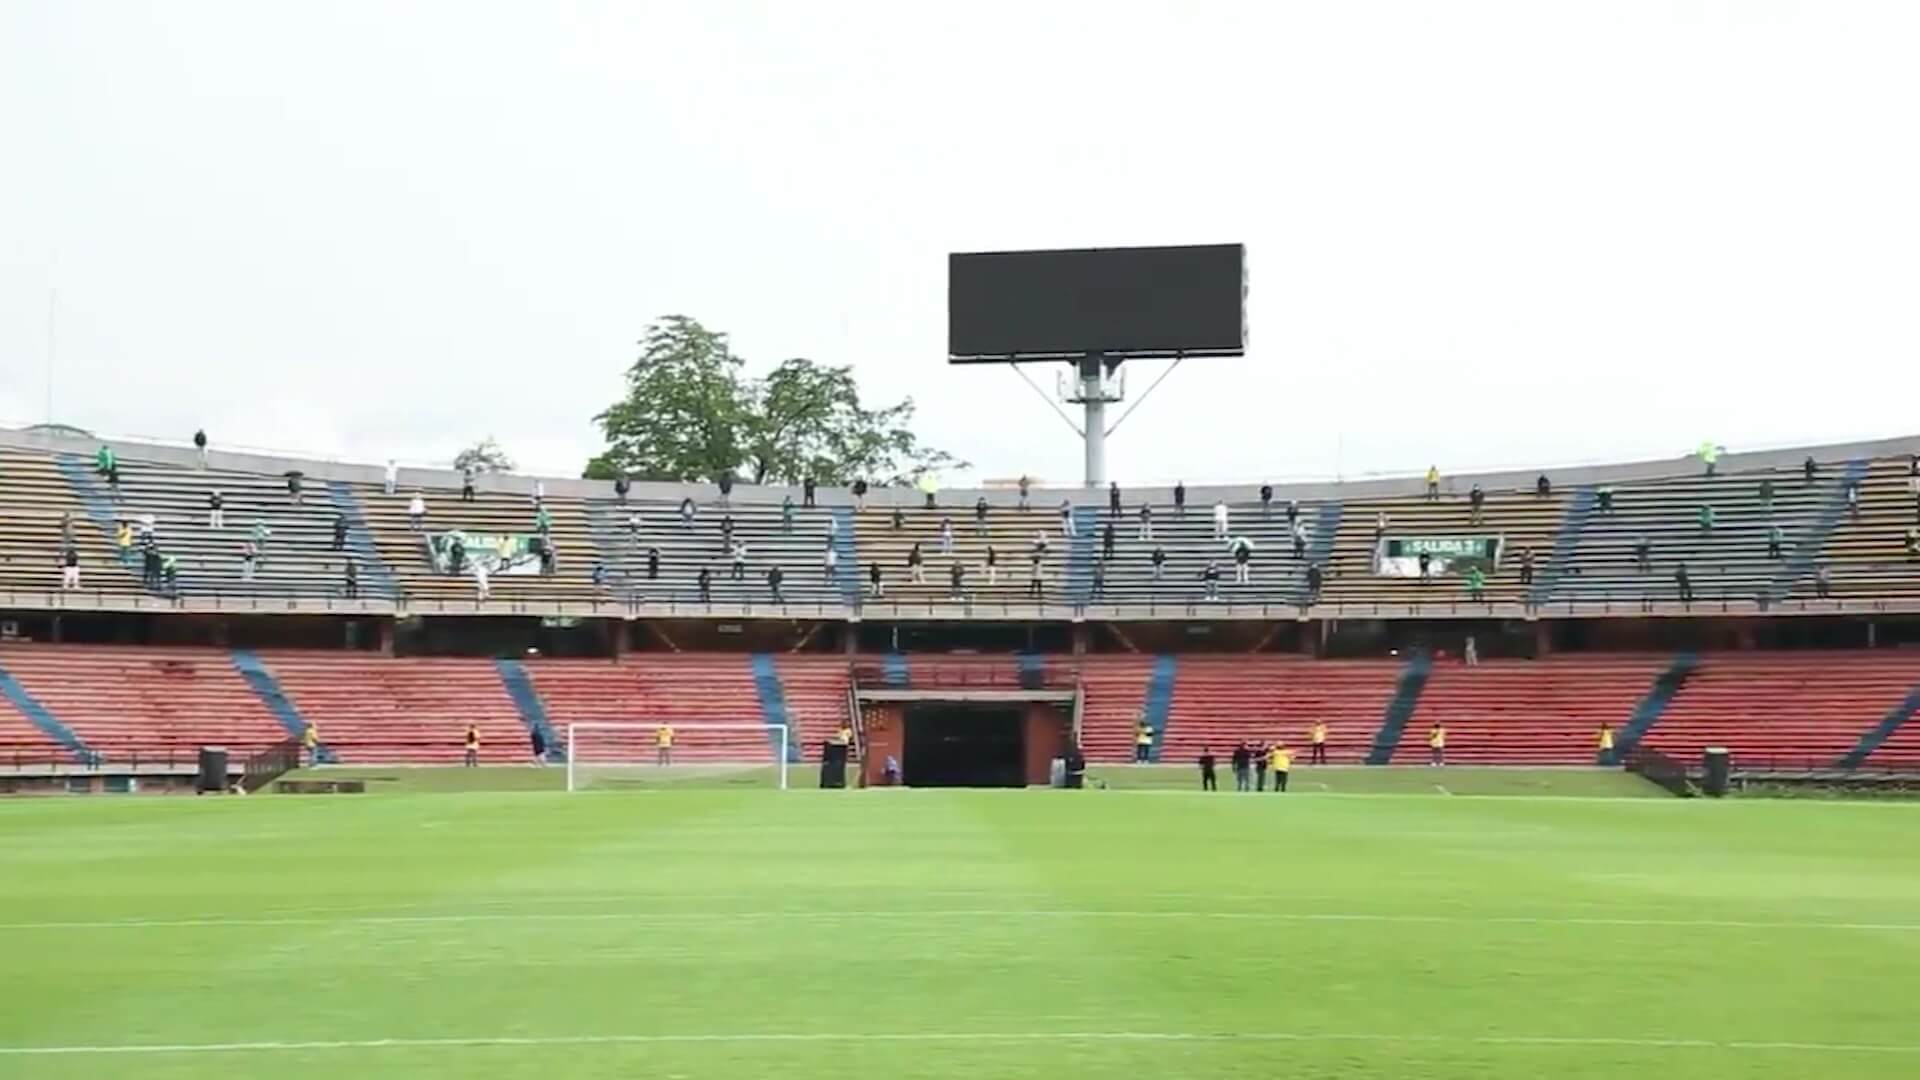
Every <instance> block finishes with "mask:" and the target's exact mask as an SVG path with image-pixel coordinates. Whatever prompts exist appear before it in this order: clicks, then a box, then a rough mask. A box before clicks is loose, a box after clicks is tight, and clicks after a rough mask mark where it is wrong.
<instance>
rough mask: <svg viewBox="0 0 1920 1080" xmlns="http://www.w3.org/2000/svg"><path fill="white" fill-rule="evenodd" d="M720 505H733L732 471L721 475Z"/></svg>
mask: <svg viewBox="0 0 1920 1080" xmlns="http://www.w3.org/2000/svg"><path fill="white" fill-rule="evenodd" d="M720 505H721V506H732V505H733V473H732V472H731V471H729V472H723V473H721V474H720Z"/></svg>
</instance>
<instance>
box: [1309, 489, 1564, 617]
mask: <svg viewBox="0 0 1920 1080" xmlns="http://www.w3.org/2000/svg"><path fill="white" fill-rule="evenodd" d="M1566 510H1567V499H1566V497H1565V496H1563V495H1560V494H1554V495H1551V496H1549V497H1548V498H1544V499H1543V498H1540V497H1538V496H1537V495H1535V494H1534V493H1533V492H1532V491H1531V490H1528V491H1525V492H1521V491H1516V490H1512V489H1507V490H1489V491H1488V492H1487V493H1486V503H1485V505H1484V506H1483V508H1482V518H1481V521H1480V522H1479V523H1478V524H1475V522H1474V520H1473V507H1472V504H1471V503H1470V502H1469V501H1468V499H1467V497H1466V496H1464V495H1460V494H1456V493H1449V494H1446V495H1443V496H1442V497H1441V498H1439V499H1435V500H1431V501H1429V500H1427V499H1425V498H1420V497H1409V498H1396V499H1365V500H1358V501H1355V502H1352V503H1349V504H1348V505H1347V506H1346V508H1345V512H1344V513H1343V514H1342V516H1341V519H1340V531H1339V533H1338V534H1337V535H1336V537H1335V538H1334V542H1333V549H1332V552H1331V556H1330V558H1329V560H1328V565H1327V568H1326V571H1325V572H1326V581H1325V584H1324V586H1323V587H1322V590H1321V595H1322V596H1323V598H1324V599H1325V600H1326V601H1327V602H1329V603H1335V604H1361V605H1367V604H1381V603H1387V604H1409V603H1411V604H1420V605H1438V606H1442V607H1445V608H1447V609H1450V610H1451V609H1468V608H1479V607H1481V606H1482V605H1474V604H1471V601H1470V599H1469V597H1468V596H1467V591H1466V583H1465V582H1464V581H1462V580H1461V579H1460V578H1458V577H1457V576H1456V577H1452V578H1436V579H1434V580H1431V581H1427V582H1424V583H1422V582H1420V581H1418V580H1411V579H1408V578H1399V577H1382V576H1379V575H1378V574H1376V573H1375V572H1374V551H1375V548H1376V546H1377V535H1376V530H1377V528H1378V521H1379V516H1380V515H1381V514H1385V515H1386V516H1387V531H1386V536H1388V537H1462V536H1488V535H1493V536H1499V537H1500V538H1501V540H1502V549H1503V550H1502V556H1501V560H1500V565H1499V567H1498V569H1496V570H1495V572H1494V573H1492V574H1489V575H1488V576H1487V580H1486V591H1485V598H1486V602H1487V603H1488V604H1512V605H1524V604H1526V603H1528V602H1529V600H1530V593H1531V590H1530V588H1529V586H1528V585H1527V584H1526V583H1524V582H1522V581H1521V575H1520V552H1521V551H1522V550H1523V549H1531V550H1532V552H1533V555H1534V567H1535V573H1536V574H1538V573H1540V572H1541V570H1542V569H1543V568H1544V567H1545V565H1546V563H1547V560H1548V559H1549V557H1550V556H1551V553H1552V548H1553V539H1554V534H1555V532H1556V530H1558V529H1559V527H1560V524H1561V521H1562V520H1563V519H1564V518H1565V516H1566Z"/></svg>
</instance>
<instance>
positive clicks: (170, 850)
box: [0, 770, 1920, 1080]
mask: <svg viewBox="0 0 1920 1080" xmlns="http://www.w3.org/2000/svg"><path fill="white" fill-rule="evenodd" d="M528 772H533V770H528ZM1422 782H1423V783H1428V784H1429V786H1430V783H1431V782H1430V781H1425V780H1424V779H1423V780H1422ZM1917 835H1920V807H1915V806H1911V805H1904V804H1901V805H1879V804H1856V803H1841V802H1802V801H1794V802H1764V801H1749V802H1738V801H1728V802H1709V801H1704V800H1695V801H1681V800H1672V799H1631V798H1621V799H1573V798H1528V797H1498V798H1495V797H1489V798H1473V797H1464V796H1463V797H1451V798H1449V797H1445V796H1442V795H1439V794H1430V795H1374V796H1357V795H1340V794H1329V793H1320V792H1301V793H1296V794H1290V795H1287V796H1284V797H1283V796H1274V795H1268V796H1264V797H1263V796H1255V795H1245V796H1235V795H1230V794H1221V795H1217V796H1201V795H1198V794H1183V793H1163V792H1133V791H1120V790H1114V791H1089V792H967V791H946V792H940V791H913V792H899V791H893V792H877V791H875V792H819V791H793V792H788V793H784V794H782V793H779V792H773V791H767V790H763V789H760V788H758V787H755V788H751V789H740V790H656V791H639V792H620V793H608V794H586V795H574V796H568V795H564V794H556V793H547V792H528V793H484V792H483V793H470V794H390V795H384V796H373V795H368V796H357V797H356V796H340V797H290V796H289V797H281V796H262V797H254V798H249V799H201V800H195V799H188V798H170V799H168V798H157V799H108V798H100V799H45V800H15V801H10V802H5V803H0V955H4V957H5V974H4V977H3V978H4V982H0V986H3V987H4V989H3V990H0V1003H3V1004H0V1076H4V1077H8V1078H10V1080H42V1078H70V1077H71V1078H78V1077H97V1076H101V1075H137V1076H141V1077H143V1078H149V1080H152V1078H165V1077H196V1078H199V1077H283V1078H289V1080H292V1078H306V1077H336V1076H341V1075H354V1076H393V1077H460V1078H484V1077H541V1078H543V1080H549V1078H556V1077H623V1078H625V1077H636V1076H645V1077H688V1078H704V1077H729V1078H731V1077H755V1078H761V1077H793V1078H805V1077H829V1076H832V1077H841V1076H862V1075H867V1076H895V1077H933V1076H943V1077H944V1076H967V1077H1043V1076H1044V1077H1062V1076H1085V1075H1113V1076H1143V1077H1144V1076H1152V1077H1168V1076H1195V1077H1209V1078H1220V1077H1262V1078H1271V1077H1275V1076H1339V1077H1347V1076H1351V1077H1363V1076H1365V1077H1379V1076H1397V1077H1461V1078H1469V1077H1471V1078H1488V1077H1495V1078H1504V1077H1515V1078H1518V1077H1537V1076H1556V1077H1620V1076H1626V1075H1630V1074H1633V1075H1647V1076H1670V1077H1687V1078H1712V1077H1729V1078H1731V1077H1739V1078H1742V1080H1751V1078H1770V1077H1779V1078H1788V1077H1792V1078H1796V1080H1797V1078H1801V1077H1805V1076H1808V1075H1819V1076H1821V1077H1824V1078H1849V1077H1911V1076H1916V1075H1920V1021H1916V1019H1915V1017H1916V1012H1915V1008H1914V1002H1915V1000H1916V999H1920V854H1916V850H1917V849H1920V844H1916V836H1917Z"/></svg>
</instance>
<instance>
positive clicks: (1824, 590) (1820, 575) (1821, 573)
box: [1813, 566, 1833, 600]
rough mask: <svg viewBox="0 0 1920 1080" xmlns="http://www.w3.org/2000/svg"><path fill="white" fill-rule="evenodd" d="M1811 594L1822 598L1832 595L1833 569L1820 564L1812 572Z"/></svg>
mask: <svg viewBox="0 0 1920 1080" xmlns="http://www.w3.org/2000/svg"><path fill="white" fill-rule="evenodd" d="M1813 595H1815V596H1817V597H1819V598H1820V599H1822V600H1826V599H1829V598H1831V597H1832V596H1833V571H1831V570H1829V569H1827V568H1826V567H1824V566H1822V567H1821V568H1819V569H1818V570H1815V571H1814V572H1813Z"/></svg>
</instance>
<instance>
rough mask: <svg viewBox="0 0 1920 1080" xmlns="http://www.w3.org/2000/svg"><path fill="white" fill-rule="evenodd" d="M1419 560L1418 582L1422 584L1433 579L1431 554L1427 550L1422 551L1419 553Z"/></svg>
mask: <svg viewBox="0 0 1920 1080" xmlns="http://www.w3.org/2000/svg"><path fill="white" fill-rule="evenodd" d="M1419 561H1420V583H1421V584H1422V585H1424V584H1426V583H1427V582H1429V581H1431V580H1433V556H1432V554H1430V553H1429V552H1425V551H1423V552H1421V553H1420V560H1419Z"/></svg>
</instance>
